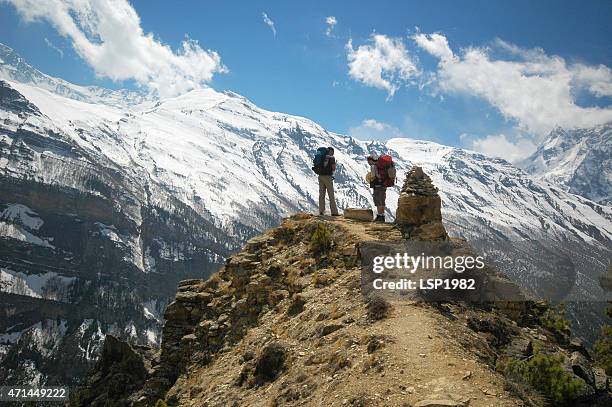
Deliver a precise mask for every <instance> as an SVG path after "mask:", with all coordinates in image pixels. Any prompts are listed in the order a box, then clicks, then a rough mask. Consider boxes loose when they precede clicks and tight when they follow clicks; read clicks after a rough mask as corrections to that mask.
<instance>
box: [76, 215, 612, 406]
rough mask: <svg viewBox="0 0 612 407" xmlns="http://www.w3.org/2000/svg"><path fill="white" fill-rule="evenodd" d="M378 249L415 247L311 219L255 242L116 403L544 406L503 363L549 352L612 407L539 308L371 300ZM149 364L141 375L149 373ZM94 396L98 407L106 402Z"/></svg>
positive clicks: (217, 277) (379, 230) (192, 284)
mask: <svg viewBox="0 0 612 407" xmlns="http://www.w3.org/2000/svg"><path fill="white" fill-rule="evenodd" d="M322 228H323V229H325V230H327V231H328V234H329V239H330V240H331V244H330V245H329V247H328V248H327V249H326V250H324V251H320V250H319V249H318V248H315V247H314V246H313V245H312V244H311V238H312V236H313V234H314V232H315V231H318V230H321V229H322ZM372 240H376V241H378V242H379V243H381V244H383V243H389V244H393V243H396V242H398V241H400V240H401V235H400V233H399V232H398V230H397V229H396V227H395V226H394V225H392V224H372V223H369V222H368V223H366V222H352V221H350V220H343V219H341V218H335V219H332V220H325V219H323V218H320V217H316V216H312V215H304V214H299V215H295V216H293V217H291V218H288V219H286V220H284V221H283V223H282V224H281V226H280V227H278V228H275V229H272V230H269V231H267V232H266V233H265V234H263V235H261V236H258V237H256V238H253V239H251V240H250V241H249V242H248V243H247V245H246V246H245V248H244V249H243V250H242V251H241V252H239V253H237V254H235V255H233V256H230V257H229V258H228V259H227V261H226V264H225V266H224V267H223V268H222V269H221V270H220V271H219V272H218V273H216V274H214V275H213V276H212V277H211V278H210V279H208V280H206V281H204V280H199V279H191V280H186V281H183V282H181V283H180V285H179V289H178V292H177V294H176V298H175V300H174V301H173V302H172V303H171V304H170V305H169V306H168V308H167V310H166V313H165V320H166V323H165V326H164V331H163V338H164V339H163V342H162V347H161V353H160V354H159V357H153V358H152V361H151V362H150V363H151V364H150V369H148V368H147V374H146V378H145V380H144V384H142V386H141V387H140V388H138V389H136V390H135V391H133V392H132V393H130V394H123V393H122V395H120V396H119V397H118V398H116V396H115V395H108V397H109V399H110V398H111V397H115V398H114V399H113V400H117V404H118V405H120V403H123V404H124V405H135V406H145V405H147V406H148V405H153V404H155V403H156V402H157V401H158V400H160V399H162V400H164V401H165V402H166V403H167V404H168V405H176V406H191V405H205V406H209V407H217V406H218V407H220V406H228V405H230V406H231V405H271V406H298V405H300V406H318V405H330V406H350V405H353V406H359V405H368V406H402V405H423V406H428V405H431V406H436V405H443V406H453V405H455V406H462V405H463V406H466V405H469V406H471V407H485V406H486V407H488V406H491V405H496V406H523V405H526V404H528V403H531V401H532V400H534V399H536V398H537V397H536V396H535V395H536V393H534V391H533V390H529V391H527V390H525V389H524V384H520V385H519V384H513V383H514V382H512V381H511V379H510V378H507V377H504V376H502V374H501V373H502V371H501V369H499V366H501V365H500V364H499V363H501V362H507V361H512V360H518V361H525V360H530V358H533V357H534V355H536V354H541V353H542V352H544V353H545V354H547V355H548V354H550V355H554V357H555V358H557V357H558V358H560V360H563V361H565V362H567V365H566V366H563V369H564V372H565V374H567V375H569V376H568V377H570V378H572V380H582V382H584V383H585V387H584V389H585V390H588V391H585V392H584V393H583V394H582V395H581V396H579V397H580V398H577V399H575V400H574V404H575V405H581V404H580V403H589V402H591V401H593V400H599V399H601V400H603V402H606V401H608V400H609V399H607V398H606V397H608V392H607V390H606V389H604V390H597V391H596V390H595V387H597V386H598V387H599V388H600V389H601V388H603V387H605V386H607V381H606V380H603V379H602V378H601V377H599V378H598V377H597V375H596V374H595V372H594V371H593V370H589V369H590V368H591V367H590V364H589V363H590V360H589V356H588V352H587V351H586V349H584V348H583V347H582V346H581V345H579V344H578V343H577V342H570V341H566V342H565V344H561V343H559V342H558V341H557V333H555V332H553V331H551V330H550V329H548V328H545V327H544V326H542V324H541V323H540V316H541V315H542V312H543V310H544V309H545V307H544V306H543V305H541V304H536V303H532V302H529V301H526V302H524V303H523V305H522V307H516V308H513V310H514V311H516V312H514V313H508V312H506V308H512V307H509V306H508V307H506V305H507V304H500V306H498V304H496V303H493V302H487V303H476V302H475V303H467V302H463V301H451V302H445V303H439V302H433V303H427V302H417V301H408V300H402V299H399V300H386V299H384V298H381V297H370V296H368V297H366V296H362V295H360V280H361V273H362V267H361V264H360V257H359V255H358V250H357V249H358V248H359V247H360V246H361V244H362V243H363V242H364V241H372ZM122 349H123V351H122V352H107V353H108V354H109V355H111V357H113V358H114V360H124V359H125V357H123V356H121V357H117V356H112V355H117V354H119V355H122V354H126V355H133V352H130V351H129V349H128V348H125V347H123V348H122ZM572 352H574V354H573V353H572ZM136 353H138V352H136ZM577 354H580V355H582V356H584V357H585V358H586V361H585V360H584V359H582V356H581V357H578V356H577ZM130 357H131V356H127V358H130ZM146 360H148V359H147V358H146V357H143V362H142V363H141V362H136V363H135V364H134V366H142V365H143V364H144V366H148V365H147V362H146ZM555 360H556V359H555ZM572 360H574V362H572ZM577 363H580V366H581V367H580V369H582V370H578V367H577V366H578V365H577ZM100 364H101V365H102V366H108V365H109V363H108V362H106V361H101V362H100ZM115 365H117V364H115ZM117 366H118V365H117ZM559 366H562V365H559ZM496 369H498V370H497V372H495V370H496ZM107 370H108V369H107ZM111 370H112V369H111ZM137 370H138V371H139V372H141V373H142V369H141V368H138V369H137ZM98 371H99V370H98ZM96 374H97V373H96V372H94V376H95V375H96ZM597 374H601V372H600V371H597ZM581 376H584V377H587V378H589V380H591V381H592V382H593V381H594V386H595V387H593V386H591V385H589V384H587V382H586V381H585V380H584V379H582V378H581ZM110 377H111V378H112V377H113V375H111V376H110ZM135 377H136V378H138V380H140V381H142V376H141V375H136V376H135ZM94 381H95V380H94ZM90 382H91V380H90ZM97 383H98V384H97V388H99V389H103V390H104V389H107V388H108V386H104V385H103V382H99V381H98V382H97ZM602 383H603V384H602ZM513 386H514V387H513ZM521 386H522V387H521ZM92 388H96V387H95V386H92V387H89V388H88V389H87V390H88V391H89V393H88V397H89V398H88V400H91V399H94V400H95V399H97V397H100V394H98V395H96V394H95V392H92ZM123 389H125V387H123V388H121V391H123ZM508 389H522V390H520V391H518V390H516V391H514V390H513V391H508ZM104 391H105V390H104ZM76 400H84V399H83V398H77V399H76ZM73 405H85V404H84V403H78V402H75V403H73ZM536 405H537V404H536ZM582 405H589V404H582ZM591 405H597V404H591ZM599 405H602V406H603V405H606V404H599Z"/></svg>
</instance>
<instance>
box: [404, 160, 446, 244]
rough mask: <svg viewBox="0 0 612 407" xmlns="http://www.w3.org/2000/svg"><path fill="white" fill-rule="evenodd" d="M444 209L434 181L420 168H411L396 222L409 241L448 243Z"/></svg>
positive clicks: (405, 182)
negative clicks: (444, 223) (443, 221)
mask: <svg viewBox="0 0 612 407" xmlns="http://www.w3.org/2000/svg"><path fill="white" fill-rule="evenodd" d="M441 206H442V201H441V200H440V196H439V195H438V188H436V187H435V186H434V185H433V183H432V182H431V178H429V176H428V175H427V174H425V172H423V169H422V168H421V167H417V166H415V167H412V170H410V172H408V174H407V175H406V180H405V181H404V185H403V186H402V191H401V193H400V197H399V200H398V204H397V212H396V215H395V222H396V223H397V225H398V226H399V227H400V229H401V230H402V233H403V234H404V236H405V237H407V238H409V239H418V240H445V239H447V238H448V235H447V234H446V229H444V225H442V212H441V210H440V209H441Z"/></svg>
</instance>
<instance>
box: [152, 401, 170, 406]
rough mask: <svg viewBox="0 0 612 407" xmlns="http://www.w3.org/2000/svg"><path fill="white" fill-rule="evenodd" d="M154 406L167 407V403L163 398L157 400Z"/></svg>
mask: <svg viewBox="0 0 612 407" xmlns="http://www.w3.org/2000/svg"><path fill="white" fill-rule="evenodd" d="M155 407H168V405H167V404H166V402H165V401H164V400H161V399H160V400H157V403H155Z"/></svg>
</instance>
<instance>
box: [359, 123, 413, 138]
mask: <svg viewBox="0 0 612 407" xmlns="http://www.w3.org/2000/svg"><path fill="white" fill-rule="evenodd" d="M348 133H349V136H351V137H354V138H356V139H359V140H386V139H389V138H393V137H402V136H403V135H402V132H401V131H400V129H398V128H397V127H394V126H391V125H390V124H387V123H382V122H379V121H376V120H374V119H366V120H363V121H362V122H361V123H360V124H359V125H358V126H354V127H350V128H349V131H348Z"/></svg>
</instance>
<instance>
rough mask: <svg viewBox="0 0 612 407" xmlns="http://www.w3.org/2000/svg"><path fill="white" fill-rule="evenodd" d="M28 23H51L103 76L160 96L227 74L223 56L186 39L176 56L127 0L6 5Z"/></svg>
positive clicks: (24, 0)
mask: <svg viewBox="0 0 612 407" xmlns="http://www.w3.org/2000/svg"><path fill="white" fill-rule="evenodd" d="M0 1H2V2H8V3H11V4H13V5H14V6H15V8H16V9H17V12H18V13H19V15H20V16H21V17H22V18H23V19H24V20H25V21H26V22H32V21H41V20H45V21H48V22H49V23H51V25H53V26H54V27H55V29H56V30H57V31H58V32H59V33H60V34H61V35H62V36H64V37H66V38H68V39H69V40H70V41H71V42H72V46H73V47H74V49H75V51H76V52H77V54H78V55H79V56H80V57H81V58H83V59H84V60H85V61H86V62H87V63H88V64H89V65H90V66H91V67H92V68H93V69H94V70H95V72H96V74H97V75H98V76H100V77H107V78H110V79H112V80H115V81H121V80H129V79H133V80H135V81H136V82H137V83H138V84H140V85H141V86H143V87H145V88H147V89H149V90H150V91H152V92H154V93H157V94H158V95H160V96H173V95H177V94H180V93H184V92H186V91H188V90H190V89H193V88H198V87H201V86H204V84H205V83H206V82H209V81H210V80H211V79H212V78H213V75H214V74H215V73H220V72H226V71H227V68H225V66H223V64H222V63H221V58H220V57H219V55H218V54H217V53H216V52H214V51H211V50H205V49H203V48H201V47H200V45H199V44H198V42H197V41H194V40H189V39H186V40H185V41H183V43H182V46H181V48H180V49H179V50H178V51H177V52H174V51H173V50H172V49H171V48H170V47H169V46H168V45H165V44H163V43H161V42H160V41H159V40H158V39H156V38H155V37H154V35H153V34H152V33H148V34H145V33H144V32H143V30H142V27H141V26H140V17H139V16H138V14H137V13H136V11H135V10H134V8H133V7H132V6H131V5H130V3H128V1H127V0H45V1H38V0H0Z"/></svg>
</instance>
